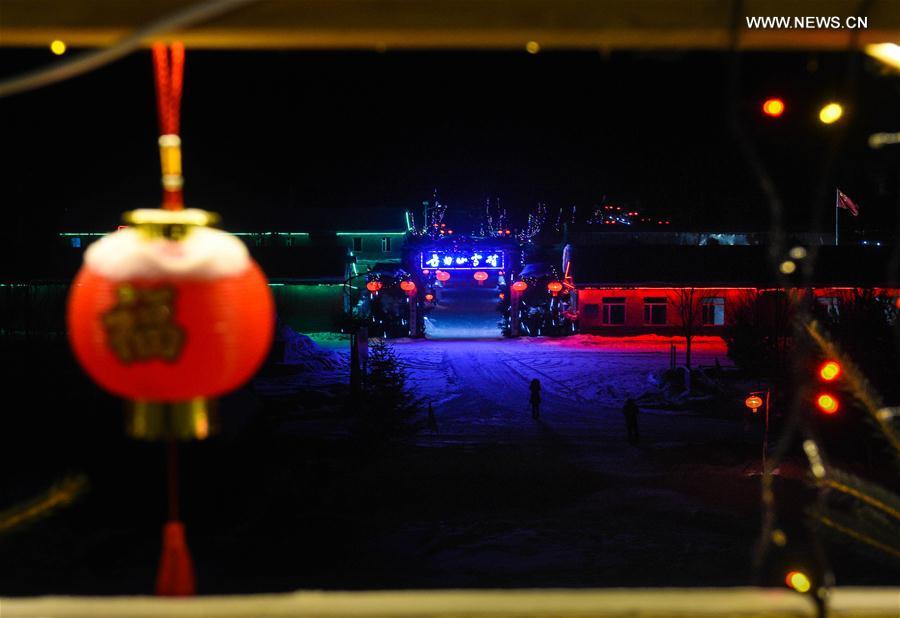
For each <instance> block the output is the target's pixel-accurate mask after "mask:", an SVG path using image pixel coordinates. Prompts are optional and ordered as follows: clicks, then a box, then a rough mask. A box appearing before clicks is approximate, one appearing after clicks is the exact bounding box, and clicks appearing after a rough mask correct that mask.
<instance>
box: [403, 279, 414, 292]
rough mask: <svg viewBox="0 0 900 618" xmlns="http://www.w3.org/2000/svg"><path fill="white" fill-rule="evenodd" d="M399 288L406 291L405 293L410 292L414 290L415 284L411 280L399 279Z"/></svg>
mask: <svg viewBox="0 0 900 618" xmlns="http://www.w3.org/2000/svg"><path fill="white" fill-rule="evenodd" d="M400 289H401V290H403V291H404V292H406V293H407V294H412V293H413V292H415V291H416V284H415V283H413V282H412V281H401V282H400Z"/></svg>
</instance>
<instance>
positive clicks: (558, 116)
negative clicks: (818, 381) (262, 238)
mask: <svg viewBox="0 0 900 618" xmlns="http://www.w3.org/2000/svg"><path fill="white" fill-rule="evenodd" d="M71 53H77V52H70V54H71ZM70 54H67V55H66V57H69V55H70ZM856 60H857V62H858V67H859V70H858V72H857V80H856V82H855V86H854V87H853V90H852V94H850V91H848V90H847V88H848V87H847V83H848V82H847V66H848V56H847V55H846V54H815V55H813V54H810V53H791V54H784V53H781V54H774V53H769V54H761V53H756V54H743V55H742V80H741V87H740V88H741V97H740V106H741V114H742V117H743V118H744V119H745V120H746V121H747V123H748V127H749V128H750V130H751V133H752V135H753V136H754V139H755V140H756V142H757V143H758V145H759V146H760V149H761V152H762V154H763V156H764V159H765V161H766V164H767V165H768V167H769V169H770V171H771V172H772V173H773V176H774V177H775V180H776V183H777V184H778V188H779V190H780V191H781V192H782V194H783V196H784V198H785V201H786V204H787V208H788V215H789V223H790V225H791V226H792V227H794V228H795V229H803V228H805V227H807V223H806V222H807V219H808V217H809V212H810V209H811V208H812V207H813V205H814V202H815V194H816V190H817V188H818V187H819V182H820V181H821V179H822V174H823V169H824V168H823V165H824V162H825V159H826V157H827V153H828V151H829V148H831V147H837V148H838V150H837V152H838V154H839V156H838V158H837V160H836V165H835V169H834V175H833V176H831V180H830V182H829V183H828V186H833V185H834V183H835V182H836V183H837V184H838V186H840V187H841V188H842V189H843V190H844V191H845V192H846V193H847V194H849V195H850V196H851V197H852V198H854V199H855V200H856V201H857V203H859V204H861V205H862V207H863V212H864V218H860V219H859V220H857V221H855V222H854V224H857V225H861V226H865V227H867V228H869V229H870V230H871V229H875V228H881V229H882V230H892V229H895V227H896V217H897V212H898V204H900V197H898V175H900V152H898V151H900V146H887V147H885V148H883V149H881V150H871V149H870V148H869V147H868V146H867V144H866V140H867V138H868V135H869V134H870V133H872V132H875V131H900V111H898V110H900V78H898V76H897V74H896V73H894V74H893V75H890V74H886V73H885V72H883V71H882V70H881V69H880V68H879V67H878V66H877V65H876V64H875V63H874V61H871V60H869V59H866V58H864V57H862V56H858V57H857V58H856ZM52 62H58V60H57V59H56V58H55V57H53V56H51V54H50V52H49V51H48V50H25V51H23V50H3V51H0V67H2V69H0V71H2V75H3V76H10V75H13V74H16V73H19V72H21V71H23V70H25V69H27V68H31V67H35V66H39V65H42V64H46V63H52ZM729 63H730V58H729V56H728V55H727V54H720V53H635V52H627V53H626V52H614V53H612V54H607V55H602V54H600V53H597V52H587V51H585V52H542V53H540V54H538V55H535V56H531V55H528V54H526V53H525V52H524V51H523V52H519V53H509V52H505V53H501V52H491V53H487V52H484V53H475V52H434V53H423V52H388V53H375V52H371V53H362V52H353V53H350V52H347V53H336V52H335V53H321V52H315V53H314V52H211V51H192V50H188V58H187V68H186V74H185V96H184V102H183V113H182V136H183V139H184V157H185V177H186V199H187V203H188V205H189V206H195V207H201V208H207V209H211V210H216V211H219V212H220V213H222V214H223V215H224V218H225V224H226V227H227V228H229V229H233V230H236V229H239V228H240V229H276V230H302V229H304V213H303V210H304V208H308V207H317V208H318V207H329V208H330V207H334V208H365V207H383V206H394V207H403V208H415V207H417V205H418V204H420V203H421V201H422V200H424V199H429V197H430V195H431V192H432V190H433V189H434V188H438V189H439V192H440V197H441V199H442V201H444V202H445V203H447V204H449V205H450V208H451V211H450V214H449V215H448V217H449V220H450V221H451V222H452V221H453V216H454V215H453V212H454V211H457V213H460V211H462V210H465V209H470V210H472V209H478V208H481V207H483V204H484V200H485V198H487V197H491V198H494V197H500V198H501V200H502V202H503V204H504V205H506V206H507V207H509V208H510V210H512V211H514V212H515V211H519V212H521V211H524V210H526V209H529V208H531V207H532V206H534V204H535V203H536V202H538V201H544V202H547V203H548V204H549V205H550V206H552V207H557V206H564V207H567V208H569V207H571V205H572V204H577V205H579V207H580V208H583V209H585V210H586V209H587V208H589V207H591V206H593V205H595V204H597V203H599V202H600V200H601V199H602V198H603V197H604V196H606V198H607V200H608V201H610V202H612V203H621V204H623V205H628V206H629V207H634V208H638V209H642V210H644V211H649V212H654V213H658V214H661V215H664V216H668V217H670V218H671V219H672V220H673V224H675V225H678V226H680V227H686V228H693V229H708V228H711V227H718V228H727V229H759V228H762V227H765V226H766V225H767V224H768V220H767V216H766V207H765V205H764V201H763V198H762V195H761V193H760V191H759V189H758V186H757V184H756V181H755V180H754V178H753V177H752V176H751V174H750V173H749V171H748V168H747V166H746V164H745V162H744V161H743V160H742V158H741V156H740V154H739V151H738V149H737V145H736V142H735V140H734V138H733V136H732V134H731V133H730V132H729V128H728V121H727V119H728V116H727V110H728V101H729V99H728V93H729ZM769 95H778V96H781V97H782V98H784V99H785V101H786V103H787V106H788V109H787V112H786V113H785V115H784V116H783V117H782V118H781V119H779V120H777V121H773V120H771V119H767V118H765V117H763V116H762V114H761V113H760V111H759V106H760V104H761V102H762V100H763V99H764V98H765V97H766V96H769ZM831 97H834V98H837V99H838V100H841V101H843V102H845V103H847V104H848V105H847V110H848V111H847V114H848V115H847V116H846V118H845V121H844V122H843V124H842V126H831V127H825V126H823V125H821V124H819V122H818V120H817V113H818V109H819V107H820V105H821V104H822V103H824V102H825V101H826V100H827V99H829V98H831ZM154 106H155V101H154V93H153V81H152V72H151V61H150V54H149V51H142V52H139V53H136V54H133V55H132V56H130V57H128V58H126V59H124V60H122V61H119V62H117V63H115V64H113V65H110V66H108V67H105V68H103V69H102V70H99V71H96V72H94V73H92V74H90V75H86V76H83V77H80V78H76V79H73V80H71V81H68V82H66V83H62V84H59V85H55V86H52V87H49V88H46V89H43V90H40V91H36V92H33V93H28V94H24V95H19V96H16V97H13V98H10V99H6V100H3V101H0V122H2V125H0V126H2V135H3V142H4V144H5V148H4V154H5V157H6V158H7V162H6V164H5V168H4V172H3V179H4V185H5V188H4V194H5V197H6V199H5V200H4V202H5V203H6V208H7V212H10V211H9V209H10V207H18V208H21V209H22V210H21V211H20V212H19V213H18V214H17V215H15V216H14V217H13V225H8V226H7V227H6V232H7V233H9V232H12V234H14V235H15V236H16V237H19V238H22V232H23V231H28V230H34V229H39V230H44V231H47V232H48V233H50V232H52V233H55V232H56V231H59V230H73V231H85V230H88V229H91V230H92V229H109V228H110V227H111V226H112V225H114V224H115V223H116V222H117V221H118V218H119V214H120V212H121V211H123V210H126V209H130V208H134V207H153V206H156V205H157V204H158V200H159V194H160V188H159V162H158V154H157V149H156V137H157V125H156V114H155V107H154ZM844 130H846V134H845V135H844V136H843V141H842V142H840V143H839V144H837V146H835V144H836V142H835V139H836V136H838V135H839V134H840V133H841V132H842V131H844ZM830 200H831V194H829V195H828V196H827V197H826V198H825V203H822V204H821V208H824V209H829V208H830V205H829V204H830ZM826 212H827V213H828V214H827V215H826V216H825V217H824V222H825V225H828V222H829V221H830V218H829V217H830V210H826Z"/></svg>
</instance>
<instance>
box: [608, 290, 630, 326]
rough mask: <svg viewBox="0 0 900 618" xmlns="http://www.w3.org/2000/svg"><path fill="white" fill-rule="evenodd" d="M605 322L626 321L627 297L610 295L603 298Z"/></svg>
mask: <svg viewBox="0 0 900 618" xmlns="http://www.w3.org/2000/svg"><path fill="white" fill-rule="evenodd" d="M603 323H604V324H624V323H625V297H623V296H609V297H606V298H604V299H603Z"/></svg>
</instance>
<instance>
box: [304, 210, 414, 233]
mask: <svg viewBox="0 0 900 618" xmlns="http://www.w3.org/2000/svg"><path fill="white" fill-rule="evenodd" d="M296 212H297V214H296V216H295V217H291V221H290V225H291V226H292V227H293V228H296V229H298V230H303V231H305V232H314V233H316V232H319V233H326V232H338V233H340V232H401V233H406V230H407V227H406V210H405V209H403V208H366V207H363V208H304V209H302V210H297V211H296Z"/></svg>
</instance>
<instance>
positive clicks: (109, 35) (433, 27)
mask: <svg viewBox="0 0 900 618" xmlns="http://www.w3.org/2000/svg"><path fill="white" fill-rule="evenodd" d="M194 3H195V2H194ZM190 4H192V2H191V1H190V0H141V1H137V0H133V1H132V0H124V1H123V0H81V1H79V2H73V1H72V0H3V5H2V9H0V45H3V46H46V45H47V44H48V43H49V42H50V41H52V40H53V39H62V40H64V41H65V42H66V43H67V44H68V45H69V46H70V47H104V46H109V45H111V44H113V43H115V42H116V41H117V40H119V39H121V38H122V37H124V36H126V35H127V34H129V33H131V32H132V31H134V30H135V29H137V28H139V27H142V26H145V25H147V24H148V23H150V22H153V21H154V20H157V19H160V18H161V17H163V16H166V15H169V14H171V13H172V12H174V11H177V10H179V9H183V8H184V7H185V6H188V5H190ZM858 4H859V3H858V2H857V0H746V1H745V2H744V6H745V8H744V10H743V13H742V15H740V16H738V17H739V18H740V19H739V25H740V37H739V41H740V47H741V48H742V49H748V50H767V49H772V50H790V49H819V50H841V49H846V48H847V46H848V45H849V44H850V42H851V35H852V31H851V30H848V29H840V30H830V29H814V30H799V29H784V30H780V29H766V30H762V29H754V30H750V29H748V28H746V26H745V22H744V17H745V16H757V15H758V16H790V17H794V16H820V17H825V16H832V15H833V16H838V17H840V18H841V19H843V18H845V17H846V16H850V15H854V11H855V9H856V7H857V6H858ZM730 7H731V3H730V2H727V1H725V0H430V1H426V0H258V2H255V3H251V4H249V5H247V6H244V7H241V8H239V9H236V10H234V11H233V12H231V13H229V14H226V15H223V16H221V17H218V18H216V19H214V20H212V21H210V22H208V23H205V24H198V25H197V26H195V27H192V28H189V29H187V30H186V31H182V32H174V33H171V34H170V35H169V38H178V39H180V40H182V41H184V42H185V44H186V45H188V46H189V47H193V48H209V49H372V50H390V49H524V46H525V44H526V43H527V42H528V41H537V42H538V43H540V45H541V47H542V49H545V50H552V49H603V50H608V49H713V50H715V49H719V50H721V49H727V48H728V47H729V45H730V41H731V35H730V22H731V19H732V16H731V14H730ZM896 7H897V4H896V0H873V2H872V4H871V6H870V7H869V9H868V10H867V15H866V16H865V17H867V18H868V28H866V29H864V30H859V31H858V35H859V38H858V43H859V44H861V45H862V44H867V43H880V42H888V41H897V40H900V11H897V10H895V9H896ZM147 43H149V41H148V42H147Z"/></svg>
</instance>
